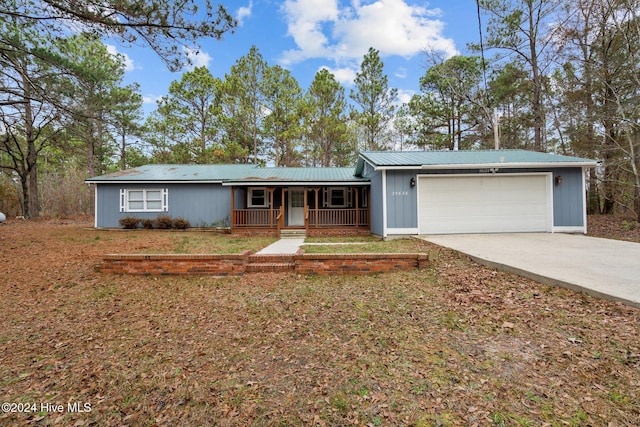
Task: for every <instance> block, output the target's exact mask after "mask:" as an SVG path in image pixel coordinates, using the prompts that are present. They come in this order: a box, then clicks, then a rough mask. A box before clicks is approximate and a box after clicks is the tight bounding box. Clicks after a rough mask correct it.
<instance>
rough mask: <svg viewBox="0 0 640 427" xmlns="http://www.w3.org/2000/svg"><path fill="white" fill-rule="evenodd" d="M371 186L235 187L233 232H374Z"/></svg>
mask: <svg viewBox="0 0 640 427" xmlns="http://www.w3.org/2000/svg"><path fill="white" fill-rule="evenodd" d="M369 196H370V193H369V185H368V183H362V185H300V184H298V185H293V184H292V185H286V186H285V185H260V186H253V185H251V186H244V185H233V186H232V188H231V207H232V209H231V213H230V214H231V216H230V227H231V232H232V233H242V234H252V233H254V234H263V235H264V234H266V235H275V236H280V233H281V231H282V230H304V231H305V233H306V234H307V235H309V236H311V235H352V234H354V235H361V234H369V233H370V205H369Z"/></svg>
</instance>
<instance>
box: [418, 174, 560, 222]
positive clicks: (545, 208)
mask: <svg viewBox="0 0 640 427" xmlns="http://www.w3.org/2000/svg"><path fill="white" fill-rule="evenodd" d="M550 182H551V177H550V175H549V174H536V175H456V176H451V175H449V176H446V175H444V176H443V175H437V176H434V175H430V176H422V177H420V179H419V201H418V202H419V206H418V209H419V210H418V221H419V223H418V228H419V231H420V234H451V233H507V232H536V231H542V232H544V231H551V212H552V209H551V203H552V202H551V197H550V191H551V190H550Z"/></svg>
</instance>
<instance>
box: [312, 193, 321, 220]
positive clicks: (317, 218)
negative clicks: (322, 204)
mask: <svg viewBox="0 0 640 427" xmlns="http://www.w3.org/2000/svg"><path fill="white" fill-rule="evenodd" d="M313 191H315V192H316V228H318V224H319V223H320V218H319V217H318V191H320V188H318V187H314V188H313Z"/></svg>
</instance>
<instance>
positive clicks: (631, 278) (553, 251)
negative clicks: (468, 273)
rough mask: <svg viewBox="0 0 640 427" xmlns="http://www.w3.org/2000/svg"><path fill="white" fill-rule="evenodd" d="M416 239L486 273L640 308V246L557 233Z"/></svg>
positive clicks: (470, 235) (472, 235)
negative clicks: (444, 249) (459, 255)
mask: <svg viewBox="0 0 640 427" xmlns="http://www.w3.org/2000/svg"><path fill="white" fill-rule="evenodd" d="M421 238H423V239H424V240H426V241H428V242H431V243H435V244H437V245H440V246H445V247H449V248H451V249H454V250H456V251H459V252H462V253H465V254H467V255H469V256H470V257H471V258H472V259H473V260H474V261H476V262H478V263H480V264H483V265H486V266H489V267H491V268H496V269H499V270H504V271H509V272H511V273H515V274H518V275H520V276H523V277H528V278H530V279H533V280H535V281H537V282H539V283H544V284H548V285H553V286H562V287H565V288H569V289H573V290H576V291H579V292H583V293H586V294H589V295H592V296H597V297H602V298H606V299H609V300H613V301H622V302H624V303H626V304H629V305H631V306H634V307H638V308H640V243H632V242H623V241H619V240H610V239H600V238H595V237H588V236H583V235H573V234H561V233H519V234H457V235H442V236H421Z"/></svg>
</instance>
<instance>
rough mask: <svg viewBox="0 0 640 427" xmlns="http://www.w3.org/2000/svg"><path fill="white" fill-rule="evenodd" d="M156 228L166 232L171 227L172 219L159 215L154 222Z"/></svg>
mask: <svg viewBox="0 0 640 427" xmlns="http://www.w3.org/2000/svg"><path fill="white" fill-rule="evenodd" d="M154 223H155V226H156V228H159V229H161V230H168V229H170V228H171V227H173V219H171V217H170V216H168V215H160V216H159V217H157V218H156V220H155V221H154Z"/></svg>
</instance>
